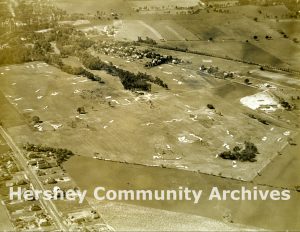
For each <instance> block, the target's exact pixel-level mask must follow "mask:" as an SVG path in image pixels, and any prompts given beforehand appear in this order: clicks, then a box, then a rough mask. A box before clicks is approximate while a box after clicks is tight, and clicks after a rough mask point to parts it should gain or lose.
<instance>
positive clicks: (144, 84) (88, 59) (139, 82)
mask: <svg viewBox="0 0 300 232" xmlns="http://www.w3.org/2000/svg"><path fill="white" fill-rule="evenodd" d="M81 62H82V64H83V65H84V66H85V67H86V68H88V69H91V70H104V71H106V72H107V73H108V74H110V75H113V76H118V77H119V78H120V80H121V83H122V84H123V86H124V88H125V89H127V90H132V91H136V90H142V91H151V84H149V83H148V82H152V83H155V84H157V85H160V86H162V87H163V88H166V89H167V88H168V86H167V84H165V83H164V82H163V81H162V80H161V79H159V78H158V77H156V78H153V77H152V76H150V75H148V74H146V73H140V72H139V73H137V74H135V73H132V72H129V71H127V70H123V69H121V68H118V67H116V66H114V65H113V64H112V63H106V62H103V61H101V60H100V59H99V58H97V57H94V56H92V55H90V54H88V53H83V54H81Z"/></svg>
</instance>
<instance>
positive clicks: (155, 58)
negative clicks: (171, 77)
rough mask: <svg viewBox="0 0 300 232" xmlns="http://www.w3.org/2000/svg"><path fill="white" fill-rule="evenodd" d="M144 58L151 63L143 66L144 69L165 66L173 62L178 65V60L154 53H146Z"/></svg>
mask: <svg viewBox="0 0 300 232" xmlns="http://www.w3.org/2000/svg"><path fill="white" fill-rule="evenodd" d="M145 56H146V58H149V59H151V61H149V62H147V63H146V64H145V67H155V66H159V65H162V64H167V63H171V62H174V63H179V62H180V61H179V59H176V58H174V59H173V57H172V56H162V55H160V54H158V53H155V52H150V51H149V52H146V54H145Z"/></svg>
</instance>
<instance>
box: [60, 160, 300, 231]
mask: <svg viewBox="0 0 300 232" xmlns="http://www.w3.org/2000/svg"><path fill="white" fill-rule="evenodd" d="M78 163H80V164H81V165H78ZM64 166H65V168H66V170H67V171H68V173H70V175H71V176H72V178H73V179H75V180H76V181H77V183H78V185H79V186H80V187H81V188H83V189H88V196H89V197H92V198H93V196H92V194H93V191H94V188H95V187H96V186H103V187H105V188H106V189H115V190H120V189H178V187H179V186H184V187H189V188H191V189H202V190H203V191H204V192H203V194H204V195H203V198H201V201H200V202H199V204H193V202H191V201H127V202H126V203H127V204H128V203H129V204H133V205H137V206H144V207H150V208H154V209H163V210H168V211H173V212H180V213H185V214H192V215H200V216H203V217H209V218H212V219H216V220H218V221H223V219H224V215H225V214H226V213H228V214H231V215H232V220H233V221H234V225H236V223H237V224H244V225H247V226H249V227H259V228H264V229H267V230H275V229H276V230H281V229H286V228H288V229H290V230H296V229H297V228H299V226H300V225H299V222H300V221H299V213H298V212H297V210H292V211H291V210H290V209H291V208H293V207H295V206H296V205H298V204H299V201H300V197H299V194H298V193H297V192H296V191H292V192H291V200H289V201H272V200H267V201H247V200H246V201H233V200H226V201H209V200H207V195H208V194H209V193H210V190H211V188H212V187H214V186H217V187H218V189H220V190H223V189H226V190H236V189H240V188H241V186H245V187H246V188H249V189H251V188H252V187H253V186H257V185H256V183H255V184H253V183H250V182H247V183H246V182H240V181H235V180H230V179H224V178H220V177H215V176H211V175H203V174H198V173H191V172H185V171H179V170H172V169H161V168H155V167H142V166H136V165H126V164H119V163H112V162H105V161H99V160H98V161H97V160H94V159H91V158H88V157H73V158H72V159H71V160H69V161H68V162H67V163H66V164H65V165H64ZM125 173H126V175H125ZM258 188H259V189H264V190H266V189H269V190H271V189H274V188H272V187H267V186H258ZM93 203H95V201H93ZM119 203H122V202H121V201H118V202H116V204H119ZM101 204H102V202H98V203H97V205H98V206H97V208H99V209H101V208H102V207H103V205H101ZM104 204H105V205H106V204H110V205H112V206H113V205H114V202H104ZM127 208H128V215H131V216H132V215H133V214H134V212H135V211H134V210H133V209H132V208H137V207H130V206H127ZM102 210H103V209H102ZM114 210H117V209H116V208H114ZM151 211H152V209H150V212H151ZM153 211H154V212H155V210H153ZM271 212H272V213H271ZM109 214H110V213H109ZM150 214H151V215H152V213H150ZM151 215H150V217H151ZM162 215H163V214H162ZM123 217H124V216H123V215H118V214H115V215H114V220H113V221H115V222H116V221H118V220H120V219H121V218H123ZM130 222H132V221H130ZM195 223H196V222H195ZM124 224H126V223H124ZM124 224H123V225H124ZM184 224H185V223H184V222H183V225H184ZM133 225H134V224H133ZM191 225H195V224H192V223H191ZM210 226H212V227H213V226H214V222H213V221H212V224H210ZM224 226H225V225H224ZM227 229H228V230H231V229H230V228H227ZM227 229H226V230H227ZM232 229H233V228H232ZM215 230H219V229H217V228H215ZM223 230H224V229H223ZM236 230H239V229H237V228H236Z"/></svg>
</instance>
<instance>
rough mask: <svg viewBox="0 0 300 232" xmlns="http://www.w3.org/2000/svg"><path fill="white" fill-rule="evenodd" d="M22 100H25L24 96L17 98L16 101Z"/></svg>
mask: <svg viewBox="0 0 300 232" xmlns="http://www.w3.org/2000/svg"><path fill="white" fill-rule="evenodd" d="M21 100H23V98H22V97H19V98H16V99H15V100H14V101H21Z"/></svg>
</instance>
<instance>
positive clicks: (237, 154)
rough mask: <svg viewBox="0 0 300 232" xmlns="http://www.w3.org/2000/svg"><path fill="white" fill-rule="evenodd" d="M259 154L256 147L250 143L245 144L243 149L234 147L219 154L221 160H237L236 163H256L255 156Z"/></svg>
mask: <svg viewBox="0 0 300 232" xmlns="http://www.w3.org/2000/svg"><path fill="white" fill-rule="evenodd" d="M257 154H259V152H258V149H257V147H256V146H255V145H254V144H253V143H251V142H245V144H244V148H241V147H239V146H235V147H234V148H233V149H232V151H224V152H222V153H220V154H219V157H220V158H222V159H229V160H238V161H242V162H245V161H250V162H255V161H256V159H255V158H256V155H257Z"/></svg>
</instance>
